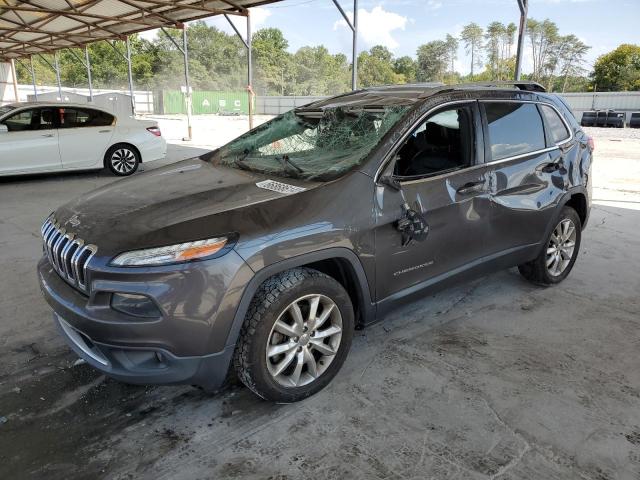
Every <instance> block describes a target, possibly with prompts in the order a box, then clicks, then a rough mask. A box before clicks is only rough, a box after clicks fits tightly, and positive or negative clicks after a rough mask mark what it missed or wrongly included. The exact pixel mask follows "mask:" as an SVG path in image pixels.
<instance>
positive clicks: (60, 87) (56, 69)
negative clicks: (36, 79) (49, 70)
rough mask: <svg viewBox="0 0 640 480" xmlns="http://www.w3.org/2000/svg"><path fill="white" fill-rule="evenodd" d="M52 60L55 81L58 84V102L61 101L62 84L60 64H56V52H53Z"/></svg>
mask: <svg viewBox="0 0 640 480" xmlns="http://www.w3.org/2000/svg"><path fill="white" fill-rule="evenodd" d="M53 59H54V62H55V71H56V81H57V82H58V95H60V101H63V99H62V82H61V81H60V62H58V51H57V50H56V51H55V52H53Z"/></svg>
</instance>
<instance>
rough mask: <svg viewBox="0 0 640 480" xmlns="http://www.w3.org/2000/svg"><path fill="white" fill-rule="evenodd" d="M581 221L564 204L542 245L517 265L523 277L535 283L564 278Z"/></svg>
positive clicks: (573, 257) (575, 254)
mask: <svg viewBox="0 0 640 480" xmlns="http://www.w3.org/2000/svg"><path fill="white" fill-rule="evenodd" d="M581 238H582V222H581V221H580V217H579V216H578V213H577V212H576V211H575V210H574V209H573V208H571V207H564V208H563V209H562V212H561V213H560V218H559V219H558V220H557V221H556V225H555V226H554V228H553V230H552V231H551V234H550V235H549V238H547V241H546V243H545V246H544V248H543V249H542V251H541V252H540V254H539V255H538V257H537V258H536V259H535V260H532V261H531V262H527V263H524V264H522V265H519V266H518V269H519V270H520V273H521V274H522V276H523V277H524V278H526V279H527V280H529V281H531V282H533V283H535V284H537V285H545V286H547V285H553V284H556V283H560V282H561V281H562V280H564V279H565V278H567V275H569V272H571V269H572V268H573V265H574V263H575V261H576V258H577V257H578V252H579V251H580V240H581Z"/></svg>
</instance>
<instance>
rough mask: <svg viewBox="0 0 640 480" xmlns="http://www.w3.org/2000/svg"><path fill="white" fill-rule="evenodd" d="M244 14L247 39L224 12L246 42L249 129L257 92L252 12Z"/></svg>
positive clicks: (240, 37) (234, 29) (230, 23)
mask: <svg viewBox="0 0 640 480" xmlns="http://www.w3.org/2000/svg"><path fill="white" fill-rule="evenodd" d="M243 15H244V16H245V17H247V38H246V39H245V38H244V37H243V36H242V34H241V33H240V31H239V30H238V29H237V28H236V26H235V25H234V23H233V22H232V21H231V19H230V18H229V16H228V15H227V14H226V13H225V14H224V18H226V19H227V22H229V25H231V28H233V31H234V32H236V35H237V36H238V38H239V39H240V40H241V41H242V43H244V46H245V48H246V49H247V95H248V96H249V130H251V129H252V128H253V99H254V97H255V93H254V91H253V57H252V52H251V14H250V13H249V10H245V11H244V12H243Z"/></svg>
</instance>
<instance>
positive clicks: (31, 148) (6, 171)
mask: <svg viewBox="0 0 640 480" xmlns="http://www.w3.org/2000/svg"><path fill="white" fill-rule="evenodd" d="M166 153H167V143H166V142H165V140H164V138H162V135H161V133H160V129H159V128H158V124H157V122H153V121H149V120H138V119H135V118H133V117H125V116H121V117H118V118H116V117H115V116H114V115H113V114H112V113H109V112H107V111H106V110H102V109H100V108H96V107H94V106H92V105H90V104H72V103H44V102H42V103H40V102H38V103H16V104H13V105H5V106H0V176H2V175H21V174H29V173H42V172H55V171H69V170H90V169H98V168H104V167H106V168H108V169H109V170H111V172H113V173H114V174H115V175H118V176H125V175H131V174H132V173H133V172H135V171H136V170H137V169H138V165H139V164H140V162H150V161H152V160H157V159H160V158H163V157H164V156H165V155H166Z"/></svg>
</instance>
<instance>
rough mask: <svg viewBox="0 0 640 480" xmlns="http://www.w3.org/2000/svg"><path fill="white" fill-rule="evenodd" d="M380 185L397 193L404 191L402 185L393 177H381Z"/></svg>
mask: <svg viewBox="0 0 640 480" xmlns="http://www.w3.org/2000/svg"><path fill="white" fill-rule="evenodd" d="M380 183H382V184H383V185H386V186H387V187H389V188H391V189H393V190H395V191H396V192H399V191H400V190H402V185H400V182H399V181H398V180H396V179H395V178H393V177H392V176H391V175H385V176H384V177H381V178H380Z"/></svg>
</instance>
